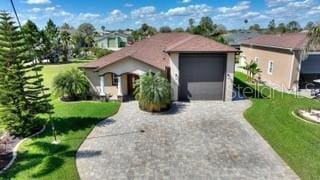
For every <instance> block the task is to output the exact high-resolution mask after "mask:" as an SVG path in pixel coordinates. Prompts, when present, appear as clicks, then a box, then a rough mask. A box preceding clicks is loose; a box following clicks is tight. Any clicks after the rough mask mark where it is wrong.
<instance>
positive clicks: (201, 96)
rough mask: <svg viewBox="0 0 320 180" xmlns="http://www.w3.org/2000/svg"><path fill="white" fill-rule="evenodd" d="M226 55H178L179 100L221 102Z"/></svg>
mask: <svg viewBox="0 0 320 180" xmlns="http://www.w3.org/2000/svg"><path fill="white" fill-rule="evenodd" d="M225 70H226V55H221V54H180V57H179V72H180V75H179V77H180V79H179V100H181V101H188V100H223V99H224V79H225Z"/></svg>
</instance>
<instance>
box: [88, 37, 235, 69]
mask: <svg viewBox="0 0 320 180" xmlns="http://www.w3.org/2000/svg"><path fill="white" fill-rule="evenodd" d="M237 51H238V50H236V49H234V48H232V47H229V46H227V45H223V44H220V43H217V42H215V41H213V40H211V39H208V38H205V37H202V36H198V35H192V34H189V33H159V34H157V35H155V36H152V37H150V38H148V39H145V40H143V41H140V42H137V43H134V44H133V45H131V46H128V47H125V48H123V49H121V50H119V51H116V52H113V53H112V54H109V55H107V56H104V57H101V58H99V59H98V60H96V61H93V62H90V63H88V64H86V65H85V66H84V68H95V69H96V70H99V69H101V68H103V67H105V66H107V65H109V64H112V63H114V62H116V61H119V60H121V59H124V58H126V57H132V58H134V59H137V60H140V61H142V62H144V63H147V64H149V65H151V66H154V67H156V68H158V69H161V70H165V68H166V66H169V65H170V56H169V54H168V52H237Z"/></svg>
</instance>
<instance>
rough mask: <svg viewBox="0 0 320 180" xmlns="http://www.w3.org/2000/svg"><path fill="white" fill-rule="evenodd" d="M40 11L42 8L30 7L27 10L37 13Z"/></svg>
mask: <svg viewBox="0 0 320 180" xmlns="http://www.w3.org/2000/svg"><path fill="white" fill-rule="evenodd" d="M40 11H42V9H40V8H32V9H29V10H28V12H32V13H38V12H40Z"/></svg>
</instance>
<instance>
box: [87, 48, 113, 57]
mask: <svg viewBox="0 0 320 180" xmlns="http://www.w3.org/2000/svg"><path fill="white" fill-rule="evenodd" d="M91 52H92V53H93V54H94V55H95V56H96V57H97V58H101V57H103V56H105V55H108V54H111V53H112V52H113V51H111V50H107V49H102V48H97V47H95V48H91Z"/></svg>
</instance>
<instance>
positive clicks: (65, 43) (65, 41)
mask: <svg viewBox="0 0 320 180" xmlns="http://www.w3.org/2000/svg"><path fill="white" fill-rule="evenodd" d="M60 38H61V42H62V61H63V62H68V54H69V42H70V39H71V38H70V33H69V32H68V31H61V32H60Z"/></svg>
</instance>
